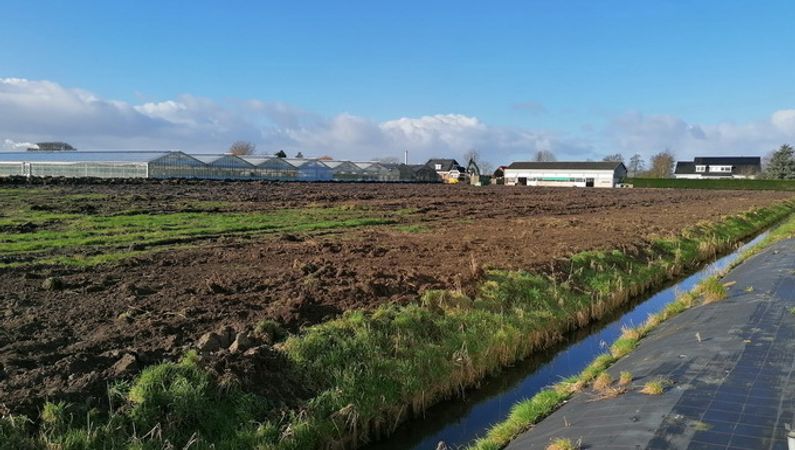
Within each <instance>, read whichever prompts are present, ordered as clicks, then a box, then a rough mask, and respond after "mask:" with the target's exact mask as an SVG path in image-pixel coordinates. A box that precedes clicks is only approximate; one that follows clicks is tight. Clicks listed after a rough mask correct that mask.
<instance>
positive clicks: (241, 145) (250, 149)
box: [229, 141, 257, 156]
mask: <svg viewBox="0 0 795 450" xmlns="http://www.w3.org/2000/svg"><path fill="white" fill-rule="evenodd" d="M256 149H257V146H256V145H254V144H252V143H251V142H249V141H235V142H234V143H233V144H232V145H231V146H230V147H229V153H231V154H233V155H237V156H242V155H253V154H254V150H256Z"/></svg>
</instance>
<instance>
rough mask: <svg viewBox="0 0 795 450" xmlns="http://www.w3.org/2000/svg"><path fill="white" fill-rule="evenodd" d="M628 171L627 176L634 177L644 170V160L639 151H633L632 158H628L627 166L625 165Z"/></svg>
mask: <svg viewBox="0 0 795 450" xmlns="http://www.w3.org/2000/svg"><path fill="white" fill-rule="evenodd" d="M627 170H628V171H629V176H631V177H636V176H638V175H640V173H641V172H643V171H644V170H646V161H644V160H643V157H642V156H640V153H635V154H634V155H632V158H629V167H627Z"/></svg>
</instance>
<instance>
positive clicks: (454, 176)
mask: <svg viewBox="0 0 795 450" xmlns="http://www.w3.org/2000/svg"><path fill="white" fill-rule="evenodd" d="M425 165H426V166H428V167H429V168H430V169H432V170H434V171H436V173H437V175H439V177H440V178H441V179H442V181H444V182H445V183H458V182H459V181H464V179H465V178H466V169H464V168H463V167H461V165H460V164H458V161H456V160H454V159H438V158H436V159H429V160H428V162H427V163H425Z"/></svg>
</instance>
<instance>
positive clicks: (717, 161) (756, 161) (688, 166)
mask: <svg viewBox="0 0 795 450" xmlns="http://www.w3.org/2000/svg"><path fill="white" fill-rule="evenodd" d="M696 166H708V167H707V171H706V172H696ZM711 166H732V168H733V169H732V171H731V172H730V173H727V172H715V171H713V170H712V167H711ZM761 171H762V158H760V157H759V156H698V157H695V158H693V162H690V161H677V162H676V169H675V170H674V173H675V174H677V175H695V174H697V173H698V174H702V175H709V176H731V175H732V174H736V173H758V172H761Z"/></svg>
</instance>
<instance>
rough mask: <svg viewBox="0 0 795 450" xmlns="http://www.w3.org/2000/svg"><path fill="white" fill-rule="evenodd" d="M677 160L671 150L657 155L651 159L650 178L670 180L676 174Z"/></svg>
mask: <svg viewBox="0 0 795 450" xmlns="http://www.w3.org/2000/svg"><path fill="white" fill-rule="evenodd" d="M675 163H676V158H675V157H674V154H673V152H671V150H670V149H667V148H666V149H665V150H664V151H662V152H660V153H657V154H656V155H654V156H652V157H651V168H650V169H649V176H650V177H653V178H670V177H671V176H672V175H673V173H674V164H675Z"/></svg>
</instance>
